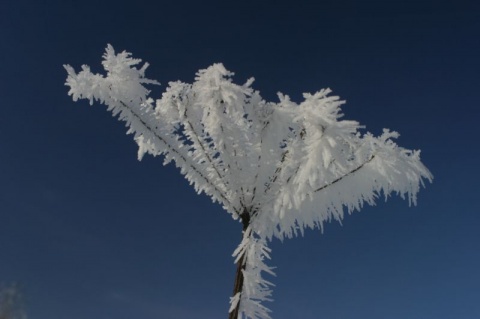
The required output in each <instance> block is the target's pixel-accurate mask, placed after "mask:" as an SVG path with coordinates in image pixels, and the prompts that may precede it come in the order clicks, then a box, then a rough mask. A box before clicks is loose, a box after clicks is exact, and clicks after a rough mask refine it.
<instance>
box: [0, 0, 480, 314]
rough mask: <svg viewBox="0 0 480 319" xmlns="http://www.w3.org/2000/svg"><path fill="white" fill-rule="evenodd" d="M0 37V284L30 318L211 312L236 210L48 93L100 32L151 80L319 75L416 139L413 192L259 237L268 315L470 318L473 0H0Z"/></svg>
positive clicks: (302, 83)
mask: <svg viewBox="0 0 480 319" xmlns="http://www.w3.org/2000/svg"><path fill="white" fill-rule="evenodd" d="M0 35H1V39H2V40H1V41H0V46H1V49H0V57H1V58H2V61H3V63H2V65H1V67H0V88H1V89H0V94H1V96H2V98H3V99H2V108H1V110H2V116H1V117H0V130H1V133H2V138H1V139H0V149H1V153H0V154H1V155H0V282H5V283H8V282H13V281H15V282H18V283H20V284H21V285H22V286H23V292H24V295H25V299H26V305H27V312H28V314H29V316H30V318H35V319H57V318H58V319H64V318H69V319H86V318H89V319H91V318H94V319H110V318H112V319H113V318H115V319H130V318H142V319H153V318H167V319H169V318H172V319H173V318H174V319H176V318H179V319H183V318H199V319H203V318H226V316H227V315H226V313H227V310H228V298H229V296H230V294H231V291H232V289H233V279H234V278H233V277H234V272H235V266H234V264H233V259H232V257H231V254H232V252H233V250H234V249H235V247H236V245H237V244H238V242H239V240H240V237H241V235H240V231H241V225H240V224H238V223H236V222H234V221H232V220H231V218H230V217H229V215H228V214H226V213H225V212H223V211H222V209H221V208H220V207H219V206H217V205H213V204H212V203H211V201H210V199H208V198H206V197H205V196H197V195H196V194H195V192H194V191H193V189H191V188H190V187H189V186H188V184H187V183H186V181H185V180H184V179H183V178H182V177H181V176H180V174H179V173H178V172H177V171H176V169H175V168H174V167H172V166H166V167H163V166H162V165H161V160H160V159H158V158H151V157H148V156H147V157H145V158H144V160H143V161H142V162H138V161H137V160H136V147H135V144H134V142H133V141H132V138H131V136H126V135H125V128H124V127H123V124H121V123H119V122H117V121H116V120H114V119H113V118H112V117H111V115H110V114H108V113H107V112H105V109H104V107H102V106H99V105H95V106H93V107H90V106H88V103H87V102H79V103H73V102H72V101H71V99H70V98H69V97H68V96H67V87H65V86H64V82H65V78H66V73H65V71H64V69H63V67H62V64H65V63H68V64H71V65H72V66H74V67H76V68H77V69H78V68H79V67H80V65H81V64H84V63H85V64H89V65H90V66H92V68H93V69H94V70H96V71H100V60H101V55H102V53H103V51H104V48H105V46H106V44H107V43H111V44H112V45H113V46H114V47H115V48H116V49H117V50H127V51H129V52H132V53H133V54H134V56H135V57H139V58H142V59H143V60H144V61H148V62H149V63H150V64H151V67H150V68H149V69H148V72H147V74H148V75H149V77H151V78H154V79H157V80H159V81H160V82H162V84H166V83H167V82H168V81H172V80H177V79H179V80H182V81H186V82H192V80H193V78H194V74H195V72H196V71H197V70H198V69H201V68H205V67H207V66H209V65H210V64H212V63H215V62H222V63H224V64H225V66H226V67H227V68H228V69H229V70H231V71H234V72H235V73H236V76H235V79H237V82H240V83H241V82H244V81H245V80H246V79H247V78H248V77H250V76H254V77H255V78H256V82H255V84H254V87H255V88H256V89H258V90H260V92H261V93H262V96H263V97H264V98H266V99H269V100H271V99H275V98H276V92H277V91H281V92H283V93H286V94H289V95H290V96H291V97H292V98H293V99H294V100H297V101H298V100H299V99H300V97H301V94H302V93H303V92H314V91H316V90H318V89H321V88H324V87H330V88H331V89H332V90H333V92H334V93H335V94H338V95H340V96H341V97H342V98H343V99H346V100H347V104H346V105H344V107H343V110H344V113H345V115H346V118H348V119H354V120H358V121H359V122H361V123H362V124H364V125H366V127H367V130H368V131H371V132H372V133H374V134H379V133H380V132H381V130H382V128H384V127H386V128H390V129H392V130H396V131H398V132H400V134H401V137H400V139H399V140H398V143H399V144H400V145H402V146H405V147H407V148H415V149H421V150H422V160H423V162H424V163H425V164H426V165H427V167H429V168H430V170H431V171H432V173H433V174H434V176H435V180H434V183H433V184H431V185H427V188H426V189H424V190H422V191H421V193H420V194H419V204H418V206H417V207H411V208H409V207H408V203H407V202H405V201H402V200H400V199H398V198H395V197H393V198H390V199H389V200H388V201H387V202H386V203H384V201H383V200H380V201H379V203H378V204H377V206H375V207H365V208H364V209H363V210H362V212H359V213H358V212H357V213H354V214H353V215H351V216H348V217H347V218H346V219H345V220H344V222H343V225H339V224H338V223H331V224H328V225H326V227H325V232H324V233H323V234H321V233H320V231H308V232H307V233H306V235H305V237H303V238H296V239H292V240H288V241H285V242H283V243H280V242H278V241H274V242H273V243H272V248H273V253H272V257H273V260H272V261H271V263H270V264H271V265H274V266H276V267H277V269H276V273H277V277H276V278H273V279H272V280H273V281H274V283H275V284H276V287H275V288H274V299H275V302H273V303H271V304H269V307H270V308H271V309H272V310H273V317H274V318H275V319H291V318H303V319H316V318H330V319H354V318H369V319H385V318H392V319H400V318H409V319H417V318H418V319H430V318H432V319H433V318H435V319H450V318H452V319H453V318H455V319H463V318H465V319H471V318H479V317H480V305H479V303H478V299H479V297H480V288H479V287H480V273H479V271H478V269H480V254H479V251H480V235H479V234H480V233H479V231H478V229H479V226H480V217H479V214H478V213H479V212H480V205H479V204H478V203H479V202H478V200H477V197H478V178H479V177H480V174H479V173H478V163H479V160H480V156H479V155H480V154H479V148H478V146H479V142H478V140H479V137H480V136H479V133H478V127H477V126H478V120H479V118H480V117H479V115H480V112H479V109H478V107H479V100H480V99H479V97H478V90H479V89H478V87H479V84H480V81H479V74H480V73H479V71H480V62H479V61H478V57H479V56H480V42H479V41H478V39H479V37H480V6H479V5H477V4H474V2H473V1H470V2H468V1H415V2H414V1H362V2H360V1H359V2H353V1H352V2H348V1H315V2H313V1H311V2H309V1H291V2H272V1H261V2H260V1H257V2H253V1H252V2H249V1H242V2H228V1H223V2H210V1H206V2H204V1H202V2H200V1H198V2H197V1H196V2H194V1H184V2H181V3H180V2H179V3H173V2H171V1H169V2H164V1H156V2H151V3H148V2H143V1H136V2H133V3H132V2H124V1H81V2H80V1H78V2H67V1H16V2H13V1H10V2H2V4H0ZM163 88H164V86H162V87H157V88H155V90H154V91H153V93H152V95H153V96H154V97H155V96H157V97H158V96H160V94H161V92H162V90H163Z"/></svg>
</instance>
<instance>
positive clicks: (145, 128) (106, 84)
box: [65, 45, 433, 319]
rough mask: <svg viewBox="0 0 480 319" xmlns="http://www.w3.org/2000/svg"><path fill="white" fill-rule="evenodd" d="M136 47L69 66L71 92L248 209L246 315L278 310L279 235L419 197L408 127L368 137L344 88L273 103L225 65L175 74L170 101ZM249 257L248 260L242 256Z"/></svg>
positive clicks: (422, 172)
mask: <svg viewBox="0 0 480 319" xmlns="http://www.w3.org/2000/svg"><path fill="white" fill-rule="evenodd" d="M140 62H141V60H139V59H133V58H132V57H131V55H130V53H127V52H125V51H124V52H121V53H118V54H116V53H115V51H114V50H113V48H112V47H111V46H110V45H109V46H108V47H107V49H106V52H105V54H104V55H103V62H102V64H103V67H104V69H105V71H106V74H104V75H102V74H93V73H92V72H91V71H90V68H89V67H88V66H86V65H84V66H82V70H81V71H80V72H79V73H76V72H75V70H74V69H73V68H72V67H70V66H68V65H66V66H65V69H66V70H67V73H68V77H67V82H66V85H67V86H69V87H70V90H69V93H68V94H69V95H71V96H72V98H73V100H74V101H76V100H78V99H87V100H89V102H90V104H92V103H93V102H94V101H98V102H100V103H103V104H105V105H107V109H108V110H109V111H111V112H112V113H113V115H114V116H118V118H119V119H120V120H122V121H125V122H126V126H127V127H128V133H130V134H133V135H134V140H135V142H136V143H137V144H138V146H139V149H138V158H139V159H141V158H142V157H143V155H144V154H146V153H149V154H152V155H154V156H157V155H163V156H164V163H165V164H167V163H169V162H171V161H173V162H174V163H175V165H176V166H177V167H179V168H180V171H181V173H182V174H183V175H185V177H186V178H187V180H188V181H189V182H190V184H192V185H193V186H194V188H195V189H196V191H197V192H198V193H201V192H204V193H206V194H207V195H208V196H210V197H211V198H212V200H213V201H217V202H219V203H220V204H221V205H222V206H223V207H224V208H225V209H226V210H227V211H228V212H229V213H230V214H232V217H233V218H235V219H238V218H239V217H240V214H242V213H245V214H248V215H249V220H250V222H249V227H248V228H247V229H246V230H245V232H244V237H243V240H242V242H241V243H240V245H239V247H238V248H237V249H236V250H235V252H234V256H235V257H236V261H237V262H238V261H239V260H242V261H243V262H244V264H243V265H244V271H243V275H244V283H243V289H242V292H241V293H238V294H236V295H235V296H234V297H232V298H230V300H231V301H230V303H231V306H230V312H231V311H233V310H234V309H235V308H236V307H237V306H239V307H240V308H239V313H240V317H241V318H252V319H265V318H270V315H269V310H268V309H267V308H266V307H265V306H264V305H263V304H262V302H263V301H270V300H271V289H270V287H271V286H272V284H271V283H269V282H268V281H266V280H265V279H263V277H262V274H263V273H269V274H273V272H272V268H270V267H268V266H267V265H266V264H265V260H266V259H269V258H270V257H269V253H270V250H269V248H268V247H267V242H268V241H269V240H271V239H272V238H274V237H275V238H279V239H281V240H283V239H284V238H285V237H288V238H290V237H292V236H297V235H299V234H302V235H303V232H304V230H305V228H312V229H313V228H321V229H322V228H323V223H324V222H325V221H329V220H331V219H332V218H333V219H336V220H341V219H342V218H343V217H344V211H345V210H346V211H347V212H348V213H351V212H353V211H354V210H359V209H360V208H361V207H362V206H363V204H364V203H367V204H370V205H373V204H374V203H375V200H376V199H377V198H378V197H379V196H380V195H383V196H384V197H385V198H387V197H388V196H389V195H390V194H391V193H392V192H394V193H397V194H399V195H400V196H401V197H402V198H406V199H408V201H409V203H410V204H416V200H417V198H416V195H417V193H418V191H419V189H420V185H423V180H425V179H426V180H428V181H432V178H433V177H432V175H431V174H430V172H429V171H428V169H427V168H426V167H425V166H424V165H423V164H422V163H421V161H420V152H419V151H411V150H407V149H404V148H402V147H399V146H398V145H397V144H396V143H395V142H394V139H396V138H397V137H398V136H399V134H398V133H396V132H391V131H389V130H384V132H383V134H382V135H380V136H379V137H375V136H373V135H372V134H370V133H362V132H360V130H361V129H362V128H363V127H362V126H360V124H359V123H357V122H355V121H347V120H342V116H343V114H342V113H341V109H340V106H341V105H342V104H344V101H341V100H340V99H339V98H338V97H337V96H330V95H329V94H330V93H331V90H330V89H323V90H320V91H319V92H316V93H314V94H307V93H305V94H304V101H303V102H301V103H299V104H297V103H295V102H293V101H291V100H290V98H289V97H288V96H287V95H283V94H282V93H279V94H278V97H279V102H277V103H274V102H265V101H264V100H263V99H262V98H261V96H260V94H259V92H258V91H255V90H253V89H252V88H251V85H252V83H253V78H251V79H249V80H248V81H247V83H245V84H243V85H237V84H234V83H233V82H232V76H233V73H232V72H230V71H228V70H226V69H225V67H224V66H223V65H222V64H214V65H212V66H210V67H208V68H207V69H204V70H200V71H199V72H198V73H197V75H196V77H195V82H194V83H193V84H188V83H182V82H179V81H177V82H170V83H169V87H168V88H167V89H166V91H165V92H164V93H163V95H162V97H161V98H160V99H158V100H156V101H154V100H153V99H152V98H150V97H149V94H150V91H149V90H148V89H146V88H145V85H147V84H159V83H158V82H156V81H154V80H150V79H147V78H145V70H146V68H147V66H148V64H146V63H145V64H144V65H143V66H142V67H140V68H137V67H136V66H137V65H139V63H140ZM242 257H243V259H242Z"/></svg>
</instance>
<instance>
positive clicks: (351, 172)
mask: <svg viewBox="0 0 480 319" xmlns="http://www.w3.org/2000/svg"><path fill="white" fill-rule="evenodd" d="M374 158H375V155H372V157H370V158H369V159H368V160H367V161H366V162H364V163H362V164H361V165H360V166H358V167H357V168H355V169H353V170H352V171H350V172H348V173H347V174H345V175H343V176H340V177H338V178H337V179H335V180H334V181H333V182H331V183H328V184H325V185H323V186H322V187H319V188H317V189H316V190H314V191H313V192H314V193H316V192H319V191H321V190H323V189H325V188H327V187H329V186H332V185H333V184H335V183H337V182H339V181H341V180H342V179H344V178H345V177H347V176H350V175H352V174H353V173H355V172H356V171H358V170H359V169H361V168H362V167H363V166H365V164H368V163H370V162H371V161H372V160H373V159H374Z"/></svg>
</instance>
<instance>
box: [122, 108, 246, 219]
mask: <svg viewBox="0 0 480 319" xmlns="http://www.w3.org/2000/svg"><path fill="white" fill-rule="evenodd" d="M119 102H120V104H122V106H123V107H125V108H126V109H128V110H129V111H130V112H131V114H132V116H134V117H135V118H136V119H137V120H138V121H139V122H140V123H142V124H143V125H144V126H145V127H146V128H147V130H148V131H149V132H151V133H152V134H153V136H155V138H157V139H158V140H159V141H161V142H162V143H163V144H164V145H165V146H166V147H167V148H168V150H169V151H170V152H172V153H175V154H177V155H178V156H179V157H180V158H181V159H182V160H183V162H184V163H185V164H187V163H188V160H187V158H186V157H185V156H184V155H183V154H182V153H181V152H180V151H178V150H177V149H176V148H175V147H174V146H173V145H171V144H170V143H168V142H167V140H165V139H164V138H163V137H161V136H160V135H158V134H157V133H156V132H155V131H154V129H153V128H152V127H150V125H148V124H147V123H146V122H145V121H144V120H143V119H142V118H141V117H140V116H139V115H138V114H136V113H135V112H134V111H133V110H132V109H131V108H130V107H128V105H127V104H125V103H124V102H123V101H119ZM187 165H189V166H190V167H191V168H192V170H193V171H195V173H196V174H198V176H200V177H201V178H202V179H204V180H205V181H206V182H207V183H208V184H209V185H210V186H211V187H213V189H215V191H216V192H217V194H218V195H219V196H220V199H221V200H222V202H224V204H226V205H227V206H230V207H231V208H232V209H233V210H234V211H235V213H236V214H237V216H240V213H239V211H238V210H237V209H236V208H235V207H234V206H233V205H232V204H231V203H230V202H229V200H228V199H227V198H226V196H225V195H224V194H223V193H222V192H221V191H220V190H219V189H218V188H217V187H216V186H215V185H214V184H213V183H212V182H211V181H210V180H209V179H208V178H207V177H206V176H205V175H203V174H202V173H201V172H200V170H199V169H198V168H197V167H195V166H194V165H193V163H191V164H187Z"/></svg>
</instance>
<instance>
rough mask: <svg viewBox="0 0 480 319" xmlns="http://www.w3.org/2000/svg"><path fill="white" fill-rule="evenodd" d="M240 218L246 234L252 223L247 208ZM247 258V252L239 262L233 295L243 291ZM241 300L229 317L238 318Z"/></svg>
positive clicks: (230, 318)
mask: <svg viewBox="0 0 480 319" xmlns="http://www.w3.org/2000/svg"><path fill="white" fill-rule="evenodd" d="M240 218H241V219H242V224H243V229H242V234H245V231H246V230H247V228H248V225H250V213H249V212H248V210H247V209H244V210H243V212H242V214H241V215H240ZM242 237H243V236H242ZM245 258H246V256H245V254H243V255H242V257H240V260H239V261H238V263H237V272H236V273H235V283H234V284H233V296H235V295H236V294H237V293H242V290H243V272H242V270H245V264H246V260H245ZM240 302H241V300H239V301H238V302H237V306H236V307H235V309H233V310H232V312H230V313H229V315H228V319H238V314H239V311H240Z"/></svg>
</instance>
